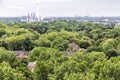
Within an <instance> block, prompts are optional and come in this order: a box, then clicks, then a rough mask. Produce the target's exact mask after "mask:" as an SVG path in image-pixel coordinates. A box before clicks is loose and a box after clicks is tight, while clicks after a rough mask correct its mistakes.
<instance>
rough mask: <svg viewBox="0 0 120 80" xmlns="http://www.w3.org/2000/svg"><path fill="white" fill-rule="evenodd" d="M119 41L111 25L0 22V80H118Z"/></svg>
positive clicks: (117, 30) (119, 28)
mask: <svg viewBox="0 0 120 80" xmlns="http://www.w3.org/2000/svg"><path fill="white" fill-rule="evenodd" d="M119 42H120V26H116V25H114V24H109V25H105V24H102V23H92V22H78V21H54V22H33V23H8V24H4V23H0V80H120V43H119ZM17 51H28V52H29V54H28V55H27V57H22V58H21V57H17V55H16V54H15V52H17ZM31 63H35V66H34V67H33V69H32V71H31V70H29V68H28V66H29V64H31Z"/></svg>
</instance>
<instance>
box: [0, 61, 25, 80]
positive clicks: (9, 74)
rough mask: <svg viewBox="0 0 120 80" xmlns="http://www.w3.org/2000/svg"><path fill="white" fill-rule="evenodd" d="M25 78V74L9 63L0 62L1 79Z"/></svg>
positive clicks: (23, 79)
mask: <svg viewBox="0 0 120 80" xmlns="http://www.w3.org/2000/svg"><path fill="white" fill-rule="evenodd" d="M21 79H22V80H25V79H26V78H25V77H24V75H23V74H22V73H21V72H19V71H17V70H15V69H13V68H12V67H11V66H10V65H9V63H7V62H3V63H0V80H21Z"/></svg>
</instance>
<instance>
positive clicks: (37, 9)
mask: <svg viewBox="0 0 120 80" xmlns="http://www.w3.org/2000/svg"><path fill="white" fill-rule="evenodd" d="M36 16H37V21H38V22H39V21H40V19H39V17H40V16H39V0H36Z"/></svg>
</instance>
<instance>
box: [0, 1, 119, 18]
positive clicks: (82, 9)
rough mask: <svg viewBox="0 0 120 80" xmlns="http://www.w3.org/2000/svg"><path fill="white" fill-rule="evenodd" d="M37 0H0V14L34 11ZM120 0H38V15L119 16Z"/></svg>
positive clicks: (22, 13) (19, 13)
mask: <svg viewBox="0 0 120 80" xmlns="http://www.w3.org/2000/svg"><path fill="white" fill-rule="evenodd" d="M36 2H37V0H0V16H22V15H27V13H28V12H35V13H36V6H35V4H36ZM119 9H120V0H39V15H40V16H75V15H76V14H78V15H80V16H81V15H82V16H85V15H90V16H120V10H119Z"/></svg>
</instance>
